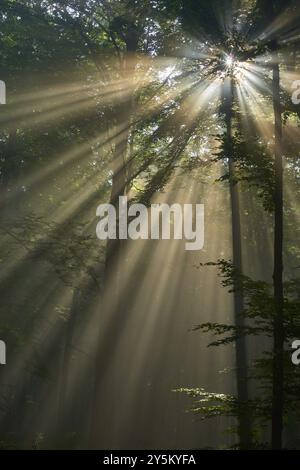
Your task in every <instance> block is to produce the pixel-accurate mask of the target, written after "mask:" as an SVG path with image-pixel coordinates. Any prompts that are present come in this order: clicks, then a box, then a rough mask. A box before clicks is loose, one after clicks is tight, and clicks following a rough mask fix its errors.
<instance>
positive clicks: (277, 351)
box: [272, 52, 284, 450]
mask: <svg viewBox="0 0 300 470" xmlns="http://www.w3.org/2000/svg"><path fill="white" fill-rule="evenodd" d="M276 59H277V60H276ZM273 60H274V65H273V105H274V117H275V190H274V214H275V221H274V224H275V225H274V274H273V285H274V300H275V312H274V315H275V316H274V333H273V334H274V350H273V384H272V385H273V393H272V395H273V396H272V449H274V450H275V449H282V431H283V407H284V386H283V382H284V366H283V359H284V358H283V354H284V323H283V313H284V312H283V162H282V109H281V103H280V71H279V63H278V53H277V52H275V53H274V59H273Z"/></svg>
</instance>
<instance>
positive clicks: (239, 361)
mask: <svg viewBox="0 0 300 470" xmlns="http://www.w3.org/2000/svg"><path fill="white" fill-rule="evenodd" d="M232 118H233V83H232V78H231V77H228V78H227V83H226V87H225V121H226V133H227V144H228V151H229V155H228V160H229V162H228V164H229V186H230V204H231V214H232V256H233V259H232V261H233V265H234V267H235V268H236V269H237V270H238V272H239V273H242V272H243V265H242V243H241V220H240V203H239V193H238V186H237V181H236V177H235V164H234V159H233V155H232V151H233V148H232V147H233V142H232V137H233V134H232ZM243 310H244V296H243V292H242V290H241V287H240V286H239V285H237V282H235V285H234V319H235V325H236V326H237V327H239V328H243V327H244V324H245V322H244V317H243ZM235 352H236V381H237V397H238V402H239V403H240V404H242V407H243V404H247V401H248V399H249V395H248V382H247V347H246V338H245V337H244V336H242V337H241V338H239V339H237V341H236V343H235ZM238 434H239V439H240V448H241V449H249V448H251V440H252V439H251V419H250V416H249V414H248V413H247V412H245V411H244V410H242V411H241V412H240V414H239V416H238Z"/></svg>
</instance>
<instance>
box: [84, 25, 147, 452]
mask: <svg viewBox="0 0 300 470" xmlns="http://www.w3.org/2000/svg"><path fill="white" fill-rule="evenodd" d="M126 46H127V53H126V56H125V57H124V68H123V73H124V77H125V80H126V79H127V80H128V83H130V86H131V81H132V80H133V74H134V69H135V55H136V51H137V47H138V35H137V34H136V31H135V30H133V31H132V34H129V38H128V41H127V42H126ZM133 108H134V90H132V92H130V93H128V97H127V99H126V100H125V102H123V103H121V104H120V106H118V107H117V112H118V116H117V122H118V124H119V125H120V126H122V128H123V132H122V135H121V136H119V137H120V138H119V139H118V140H117V142H116V146H115V150H114V157H113V163H112V171H113V178H112V189H111V196H110V203H111V204H113V205H114V207H115V208H116V210H117V214H118V208H119V196H122V195H124V194H125V192H126V187H127V183H128V178H127V167H126V155H127V151H128V145H129V141H130V132H131V117H132V113H133ZM117 222H118V221H117ZM122 255H123V241H122V240H120V239H119V238H118V223H117V239H116V240H108V243H107V249H106V259H105V273H104V285H105V292H104V298H103V311H104V314H105V311H106V315H107V311H108V314H109V315H110V316H111V317H112V322H113V315H114V312H116V311H117V312H118V311H120V310H121V309H122V314H125V312H124V305H122V303H121V301H122V299H121V298H120V292H119V277H120V272H119V269H120V266H121V264H122ZM111 297H115V298H116V302H115V303H114V309H113V311H112V312H111V311H110V309H111V302H110V300H111ZM116 327H117V328H118V325H116ZM114 333H115V328H113V333H112V337H110V338H108V341H109V342H113V341H114V337H113V335H114ZM106 341H107V340H106V339H105V344H106ZM105 349H106V348H105V347H104V350H105ZM108 360H109V357H107V356H106V354H105V353H104V354H103V344H99V350H98V352H97V363H96V374H95V385H94V397H93V403H94V413H93V416H92V419H91V429H90V437H89V447H90V448H93V449H95V448H97V447H98V445H99V442H98V434H99V423H100V421H101V414H102V410H103V408H104V407H105V404H103V403H100V399H99V397H100V396H101V389H102V384H103V379H104V377H103V375H104V373H103V371H104V369H105V370H106V365H107V361H108ZM115 382H116V381H115ZM118 393H119V390H118V389H117V386H114V387H112V390H111V395H112V396H114V395H115V399H116V400H117V399H118ZM113 413H114V410H112V418H111V419H112V425H114V424H116V423H114V422H113V421H114V420H115V419H117V417H115V416H113Z"/></svg>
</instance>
